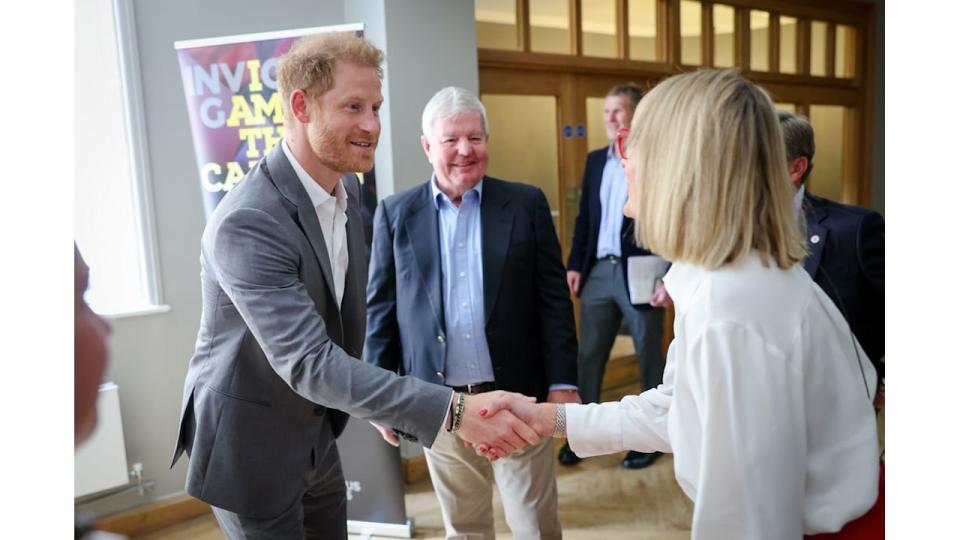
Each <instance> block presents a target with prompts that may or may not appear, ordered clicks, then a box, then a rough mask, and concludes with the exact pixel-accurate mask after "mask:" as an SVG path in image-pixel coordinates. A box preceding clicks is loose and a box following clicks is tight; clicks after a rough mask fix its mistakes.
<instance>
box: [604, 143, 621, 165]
mask: <svg viewBox="0 0 960 540" xmlns="http://www.w3.org/2000/svg"><path fill="white" fill-rule="evenodd" d="M611 159H615V160H617V161H620V156H618V155H617V153H616V152H614V151H613V144H611V145H610V146H608V147H607V160H608V161H609V160H611Z"/></svg>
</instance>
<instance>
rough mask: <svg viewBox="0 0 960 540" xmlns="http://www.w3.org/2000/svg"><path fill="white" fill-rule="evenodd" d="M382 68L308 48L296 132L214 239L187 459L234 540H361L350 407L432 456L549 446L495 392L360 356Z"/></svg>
mask: <svg viewBox="0 0 960 540" xmlns="http://www.w3.org/2000/svg"><path fill="white" fill-rule="evenodd" d="M381 61H382V53H381V52H380V51H379V50H378V49H377V48H376V47H374V46H373V45H372V44H370V43H369V42H367V41H365V40H363V39H361V38H358V37H356V36H355V35H352V34H347V33H337V34H322V35H318V36H310V37H306V38H303V39H302V40H300V41H299V42H298V43H296V44H295V45H294V46H293V48H291V50H290V51H289V52H288V53H287V54H286V55H285V56H284V57H283V59H282V60H281V64H280V68H279V73H278V81H279V85H280V92H281V96H282V99H283V104H284V113H285V114H284V116H285V134H284V139H283V141H282V142H281V143H280V144H278V145H277V146H276V147H274V148H273V149H272V150H271V151H270V152H269V153H268V155H267V156H266V157H265V158H264V159H263V160H261V162H260V163H258V164H257V166H256V167H255V168H254V169H253V170H251V171H250V173H249V174H248V175H247V177H246V178H245V179H244V181H243V182H241V183H240V184H239V185H238V186H237V187H236V188H234V189H233V190H232V191H231V192H230V193H229V194H228V195H227V196H226V197H224V199H223V200H222V201H221V203H220V204H219V206H218V207H217V209H216V211H215V212H214V213H213V214H212V215H211V216H210V220H209V222H208V224H207V227H206V229H205V230H204V233H203V238H202V242H201V281H202V287H203V313H202V316H201V323H200V331H199V335H198V336H197V344H196V351H195V353H194V356H193V358H192V359H191V360H190V365H189V368H188V371H187V376H186V381H185V383H184V395H183V403H182V408H181V421H180V428H179V433H178V439H177V447H176V450H175V453H174V458H173V461H174V463H176V460H177V459H178V458H179V457H180V455H181V454H182V453H183V452H184V451H186V452H187V453H188V455H189V456H190V463H189V467H188V470H187V482H186V488H187V491H188V492H189V493H190V494H191V495H193V496H194V497H197V498H198V499H200V500H203V501H205V502H207V503H209V504H210V505H211V506H212V507H213V511H214V514H215V516H216V518H217V520H218V522H219V523H220V525H221V527H222V528H223V530H224V532H225V533H226V535H227V536H228V537H229V538H337V539H343V538H346V497H345V486H344V480H343V473H342V471H341V468H340V461H339V456H338V454H337V447H336V445H335V437H336V436H337V435H339V434H340V432H341V431H342V430H343V428H344V425H345V424H346V421H347V414H350V415H354V416H357V417H360V418H364V419H370V420H375V421H377V422H379V423H383V424H386V425H390V426H392V427H394V428H396V429H397V430H398V431H400V432H403V433H406V434H408V436H412V437H415V438H417V439H419V440H420V441H421V442H422V443H423V444H424V445H425V446H428V447H429V446H430V445H432V444H433V442H434V440H435V439H436V437H437V436H438V433H439V432H441V431H444V433H446V431H445V428H446V430H449V431H451V432H457V434H459V435H460V436H461V437H463V438H464V439H466V440H470V441H475V442H482V441H483V440H487V439H489V440H491V441H495V444H497V445H499V451H500V452H502V453H504V454H505V453H507V452H510V451H513V450H515V449H516V448H517V447H521V446H523V445H524V444H525V441H524V440H523V439H522V438H521V437H525V438H526V441H527V442H537V441H539V438H538V437H536V435H535V434H534V433H533V432H532V431H531V430H529V428H527V427H526V426H525V425H523V424H522V423H520V422H519V421H517V420H516V418H513V419H512V420H511V421H510V422H508V423H505V424H499V423H495V422H494V421H493V420H491V421H487V420H484V419H482V418H481V416H480V414H479V412H478V411H479V410H480V409H482V408H483V406H484V403H485V402H486V401H487V400H486V399H485V396H470V397H466V398H463V397H462V394H456V393H452V392H451V390H450V389H449V388H445V387H443V386H439V385H433V384H429V383H426V382H424V381H421V380H418V379H416V378H414V377H398V376H396V375H395V374H392V373H390V372H388V371H386V370H382V369H378V368H375V367H372V366H369V365H367V364H365V363H363V362H361V361H359V360H358V357H359V356H360V354H361V350H362V348H363V337H364V328H365V317H366V312H365V301H364V291H365V288H366V281H367V260H366V250H365V246H364V241H363V230H362V222H361V218H360V212H359V209H358V207H357V201H358V200H359V192H358V185H357V183H356V181H355V180H354V179H352V177H349V176H344V173H345V172H347V171H358V170H359V171H365V170H369V169H370V168H371V167H372V165H373V152H374V148H375V147H376V144H377V139H378V137H379V133H380V119H379V116H378V110H379V108H380V105H381V103H382V101H383V98H382V96H381V92H380V88H381V83H380V79H381V76H382V71H381V68H380V63H381ZM518 399H519V397H518ZM341 411H342V412H341Z"/></svg>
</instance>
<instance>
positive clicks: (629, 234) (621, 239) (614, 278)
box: [559, 84, 666, 469]
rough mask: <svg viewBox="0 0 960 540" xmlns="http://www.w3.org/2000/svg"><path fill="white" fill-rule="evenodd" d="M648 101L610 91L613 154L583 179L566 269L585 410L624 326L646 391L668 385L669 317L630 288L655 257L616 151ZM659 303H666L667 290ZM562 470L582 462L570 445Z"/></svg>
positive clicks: (627, 91) (627, 463) (635, 457)
mask: <svg viewBox="0 0 960 540" xmlns="http://www.w3.org/2000/svg"><path fill="white" fill-rule="evenodd" d="M641 97H643V92H642V91H641V89H640V87H638V86H637V85H635V84H622V85H618V86H615V87H613V88H611V89H610V91H609V92H608V93H607V97H606V98H605V99H604V103H603V118H604V123H605V127H606V130H607V138H608V139H609V140H610V143H611V144H610V146H607V147H605V148H601V149H599V150H594V151H592V152H590V154H589V155H588V156H587V165H586V169H585V170H584V173H583V194H582V196H581V199H580V213H579V215H577V221H576V225H575V227H574V230H573V244H572V246H571V248H570V258H569V260H568V263H567V270H568V271H567V283H568V286H569V287H570V291H571V292H573V293H575V294H576V295H577V296H579V297H580V353H579V357H578V371H579V384H580V396H581V397H582V398H583V401H584V403H595V402H597V401H599V399H600V390H601V386H602V384H603V372H604V369H605V367H606V362H607V359H608V358H609V356H610V350H611V349H612V348H613V342H614V339H615V338H616V337H617V331H618V330H619V329H620V324H621V322H622V320H623V319H626V322H627V327H628V328H629V329H630V335H631V336H632V337H633V345H634V349H635V351H636V354H637V362H638V364H639V365H640V373H641V376H642V382H643V389H644V390H647V389H650V388H655V387H656V386H657V385H659V384H660V383H661V382H662V381H663V368H664V360H663V354H662V352H661V349H660V344H661V340H662V338H663V309H662V308H661V307H657V305H656V304H657V302H656V301H653V302H652V304H653V305H651V304H650V303H643V304H632V303H631V298H630V294H629V292H628V287H627V261H628V260H629V259H630V257H635V256H649V255H652V254H651V253H650V252H649V251H647V250H645V249H643V248H640V247H638V246H637V245H636V244H635V243H634V242H633V226H634V225H633V223H634V222H633V220H632V219H629V218H627V217H624V215H623V205H624V204H625V203H626V201H627V181H626V177H625V176H624V172H623V168H622V167H621V166H620V157H619V156H617V155H616V152H615V151H614V150H615V149H614V146H615V145H614V141H615V139H616V136H617V129H618V128H621V127H629V126H630V121H631V120H632V119H633V111H634V109H636V107H637V103H639V102H640V98H641ZM658 292H659V297H665V296H666V293H665V291H663V289H662V286H660V287H659V289H658ZM657 455H659V453H658V452H654V453H643V452H635V451H633V450H631V451H630V452H628V453H627V455H626V457H624V460H623V466H624V467H626V468H629V469H640V468H643V467H646V466H648V465H650V464H652V463H653V462H654V460H655V459H656V457H657ZM559 459H560V463H562V464H564V465H574V464H576V463H578V462H579V461H580V458H579V457H578V456H577V455H576V454H574V453H573V451H572V450H570V447H569V446H568V445H564V446H563V448H561V449H560V455H559Z"/></svg>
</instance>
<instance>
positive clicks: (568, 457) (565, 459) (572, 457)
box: [557, 444, 583, 465]
mask: <svg viewBox="0 0 960 540" xmlns="http://www.w3.org/2000/svg"><path fill="white" fill-rule="evenodd" d="M557 459H558V460H560V464H561V465H576V464H577V463H580V462H581V461H582V460H583V458H581V457H580V456H578V455H576V454H574V453H573V450H571V449H570V445H569V444H564V445H563V448H561V449H560V453H559V454H557Z"/></svg>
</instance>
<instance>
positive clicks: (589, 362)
mask: <svg viewBox="0 0 960 540" xmlns="http://www.w3.org/2000/svg"><path fill="white" fill-rule="evenodd" d="M621 264H624V263H623V262H622V261H620V260H610V259H601V260H599V261H597V264H596V265H594V267H593V268H592V269H591V271H590V275H589V276H588V277H587V281H586V283H584V284H583V285H582V287H583V291H582V292H581V294H580V350H579V354H578V357H577V364H578V366H577V370H578V374H579V377H578V379H579V388H580V398H581V399H582V400H583V402H584V403H596V402H598V401H599V400H600V390H601V386H602V385H603V373H604V370H605V369H606V365H607V359H608V358H609V357H610V349H612V348H613V341H614V339H616V337H617V332H618V331H619V329H620V323H621V322H622V321H623V320H624V319H626V322H627V327H628V328H629V329H630V335H631V337H633V346H634V348H635V350H636V353H637V363H638V364H639V365H640V377H641V381H642V383H643V389H644V390H648V389H650V388H655V387H656V386H657V385H659V384H660V383H661V382H663V367H664V360H663V354H662V353H661V349H660V344H661V341H662V340H663V309H650V310H644V311H638V310H636V309H634V308H633V306H632V305H631V304H630V298H629V296H628V294H627V287H626V284H625V283H624V277H623V268H622V267H621V266H620V265H621Z"/></svg>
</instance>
